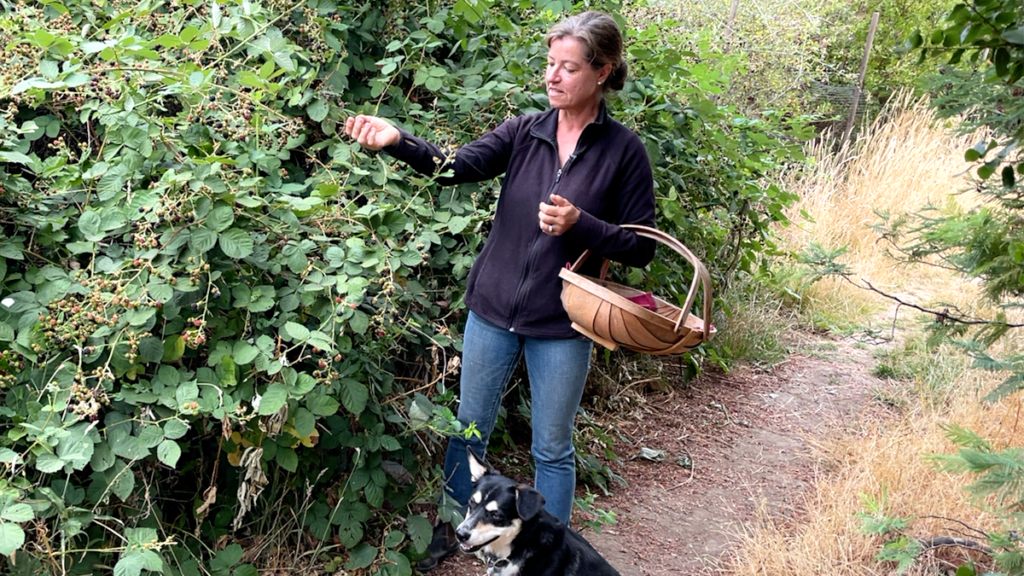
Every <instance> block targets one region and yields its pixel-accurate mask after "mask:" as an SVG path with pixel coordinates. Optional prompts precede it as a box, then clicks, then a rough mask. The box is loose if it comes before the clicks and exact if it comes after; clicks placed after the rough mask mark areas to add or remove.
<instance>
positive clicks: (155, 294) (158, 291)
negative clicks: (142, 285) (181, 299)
mask: <svg viewBox="0 0 1024 576" xmlns="http://www.w3.org/2000/svg"><path fill="white" fill-rule="evenodd" d="M146 290H148V291H149V297H150V298H152V299H153V300H156V301H157V302H160V303H162V304H167V303H168V302H170V301H171V298H174V288H171V286H170V284H165V283H164V282H158V281H154V282H150V283H149V284H148V285H147V286H146Z"/></svg>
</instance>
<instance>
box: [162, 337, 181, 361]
mask: <svg viewBox="0 0 1024 576" xmlns="http://www.w3.org/2000/svg"><path fill="white" fill-rule="evenodd" d="M184 355H185V339H184V338H182V337H181V334H177V335H174V336H171V337H170V338H168V339H167V340H164V357H163V361H164V362H174V361H175V360H177V359H178V358H181V357H182V356H184Z"/></svg>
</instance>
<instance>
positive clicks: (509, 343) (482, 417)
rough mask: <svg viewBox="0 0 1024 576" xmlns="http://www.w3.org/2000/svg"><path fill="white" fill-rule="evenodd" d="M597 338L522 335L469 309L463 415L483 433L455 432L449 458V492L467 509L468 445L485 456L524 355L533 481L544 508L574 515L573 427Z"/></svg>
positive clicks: (446, 469)
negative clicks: (514, 373)
mask: <svg viewBox="0 0 1024 576" xmlns="http://www.w3.org/2000/svg"><path fill="white" fill-rule="evenodd" d="M593 346H594V345H593V343H592V342H591V341H590V340H588V339H586V338H582V337H581V338H533V337H529V336H521V335H519V334H516V333H514V332H510V331H508V330H505V329H504V328H501V327H500V326H497V325H495V324H493V323H491V322H488V321H487V320H484V319H483V318H481V317H479V316H477V315H476V314H473V313H472V312H470V313H469V319H468V320H467V321H466V333H465V335H464V338H463V347H462V377H461V380H460V393H459V412H458V419H459V421H460V422H462V424H463V426H468V425H469V424H470V423H471V422H476V427H477V429H478V430H479V431H480V434H481V438H475V437H474V438H471V439H469V440H466V439H465V438H464V437H462V436H458V435H457V436H452V437H451V439H450V440H449V441H448V453H447V455H446V457H445V463H444V474H445V479H446V480H447V482H446V489H447V493H448V495H449V496H451V497H452V498H453V499H454V500H455V501H456V502H457V503H458V505H459V507H460V509H462V510H463V511H464V510H465V505H466V503H467V502H468V500H469V496H470V494H471V491H472V489H473V482H472V480H471V479H470V477H469V469H468V468H469V464H468V461H467V456H466V448H467V446H468V447H470V448H472V449H473V451H474V452H475V453H476V454H478V455H480V456H481V457H483V456H485V455H486V454H487V440H488V438H489V437H490V435H491V432H492V431H493V430H494V425H495V423H496V422H497V419H498V409H499V408H500V406H501V399H502V396H504V395H505V388H506V387H507V386H508V382H509V380H510V379H511V377H512V372H513V371H514V370H515V368H516V365H517V364H519V359H520V358H522V357H523V356H524V355H525V356H526V369H527V371H528V373H529V377H530V405H531V419H532V421H533V442H532V445H531V448H530V452H531V453H532V454H533V460H534V464H535V465H536V468H537V473H536V477H535V478H534V482H535V485H536V487H537V490H539V491H540V493H541V494H543V495H544V498H545V500H546V503H545V505H544V507H545V508H546V509H547V511H548V512H550V513H551V514H553V515H554V516H555V517H556V518H558V519H559V520H561V521H562V522H564V523H565V524H568V523H569V515H570V513H571V512H572V504H573V496H574V495H575V492H576V451H575V448H574V447H573V444H572V432H573V427H574V423H575V420H576V411H577V409H579V407H580V400H581V399H582V398H583V386H584V384H586V381H587V372H588V371H589V370H590V354H591V351H592V350H593Z"/></svg>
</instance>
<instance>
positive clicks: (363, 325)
mask: <svg viewBox="0 0 1024 576" xmlns="http://www.w3.org/2000/svg"><path fill="white" fill-rule="evenodd" d="M348 326H349V328H351V329H352V331H353V332H355V333H356V334H366V329H367V328H369V327H370V317H369V316H367V315H366V313H365V312H363V311H362V310H354V311H353V312H352V317H351V318H349V319H348Z"/></svg>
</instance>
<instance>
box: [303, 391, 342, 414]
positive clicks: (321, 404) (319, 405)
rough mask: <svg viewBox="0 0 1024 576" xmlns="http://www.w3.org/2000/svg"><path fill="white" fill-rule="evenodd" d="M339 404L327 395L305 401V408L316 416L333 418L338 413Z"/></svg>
mask: <svg viewBox="0 0 1024 576" xmlns="http://www.w3.org/2000/svg"><path fill="white" fill-rule="evenodd" d="M340 406H341V404H340V403H339V402H338V401H337V400H335V399H334V398H331V397H330V396H327V395H319V396H313V397H310V398H307V399H306V408H308V409H309V411H310V412H312V413H313V414H316V415H317V416H321V417H327V416H333V415H334V414H336V413H337V412H338V408H339V407H340Z"/></svg>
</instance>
